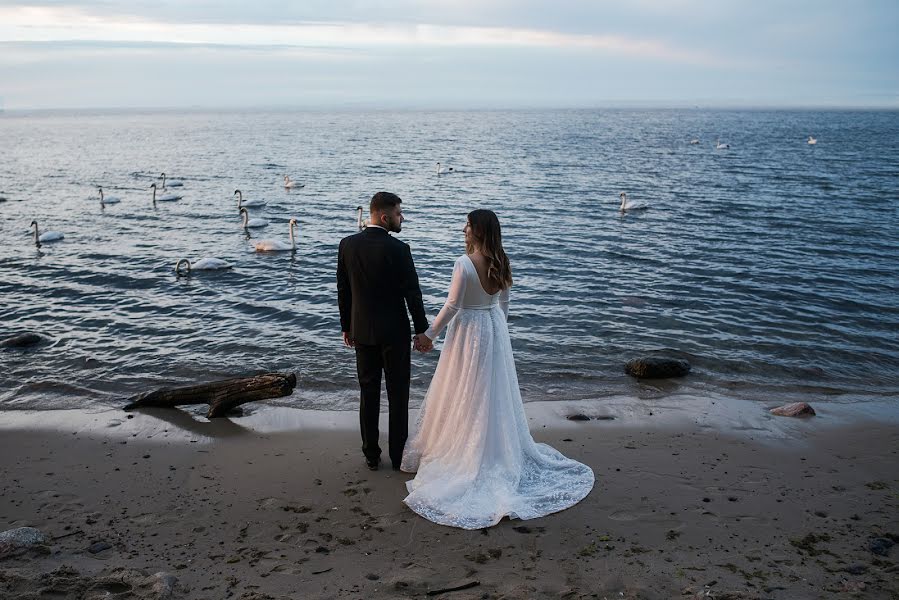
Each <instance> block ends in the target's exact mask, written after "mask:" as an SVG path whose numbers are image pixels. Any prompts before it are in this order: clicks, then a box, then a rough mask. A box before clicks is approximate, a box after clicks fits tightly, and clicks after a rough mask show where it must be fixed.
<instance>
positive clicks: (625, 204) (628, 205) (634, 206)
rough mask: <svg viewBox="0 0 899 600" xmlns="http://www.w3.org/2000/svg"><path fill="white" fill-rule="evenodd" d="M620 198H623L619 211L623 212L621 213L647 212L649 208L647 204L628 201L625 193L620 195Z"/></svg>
mask: <svg viewBox="0 0 899 600" xmlns="http://www.w3.org/2000/svg"><path fill="white" fill-rule="evenodd" d="M618 196H619V197H620V198H621V208H620V209H619V210H621V212H627V211H629V210H645V209H647V208H649V205H648V204H646V203H645V202H634V201H632V200H628V199H627V194H625V193H624V192H621V193H620V194H618Z"/></svg>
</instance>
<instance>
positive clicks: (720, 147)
mask: <svg viewBox="0 0 899 600" xmlns="http://www.w3.org/2000/svg"><path fill="white" fill-rule="evenodd" d="M728 148H730V144H722V143H721V140H715V150H727V149H728Z"/></svg>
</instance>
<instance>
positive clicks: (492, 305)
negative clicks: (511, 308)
mask: <svg viewBox="0 0 899 600" xmlns="http://www.w3.org/2000/svg"><path fill="white" fill-rule="evenodd" d="M494 306H499V304H495V303H494V304H488V305H487V306H463V307H462V310H490V309H491V308H493V307H494Z"/></svg>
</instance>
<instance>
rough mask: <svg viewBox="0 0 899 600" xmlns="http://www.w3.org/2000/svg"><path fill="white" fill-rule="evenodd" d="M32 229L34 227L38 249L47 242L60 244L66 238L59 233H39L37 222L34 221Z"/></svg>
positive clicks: (35, 242)
mask: <svg viewBox="0 0 899 600" xmlns="http://www.w3.org/2000/svg"><path fill="white" fill-rule="evenodd" d="M30 227H34V245H35V246H37V247H38V248H40V247H41V244H46V243H47V242H58V241H59V240H61V239H63V238H64V237H65V236H64V235H63V234H61V233H60V232H58V231H45V232H44V233H40V232H38V229H37V221H32V222H31V225H30Z"/></svg>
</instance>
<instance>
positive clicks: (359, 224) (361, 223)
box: [356, 206, 368, 231]
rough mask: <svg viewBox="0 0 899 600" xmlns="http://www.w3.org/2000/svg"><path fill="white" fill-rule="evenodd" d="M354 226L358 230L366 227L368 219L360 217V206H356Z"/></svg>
mask: <svg viewBox="0 0 899 600" xmlns="http://www.w3.org/2000/svg"><path fill="white" fill-rule="evenodd" d="M356 227H357V228H358V229H359V231H362V230H363V229H365V228H366V227H368V219H364V220H363V219H362V207H361V206H357V207H356Z"/></svg>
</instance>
